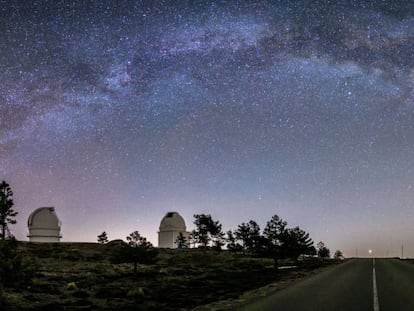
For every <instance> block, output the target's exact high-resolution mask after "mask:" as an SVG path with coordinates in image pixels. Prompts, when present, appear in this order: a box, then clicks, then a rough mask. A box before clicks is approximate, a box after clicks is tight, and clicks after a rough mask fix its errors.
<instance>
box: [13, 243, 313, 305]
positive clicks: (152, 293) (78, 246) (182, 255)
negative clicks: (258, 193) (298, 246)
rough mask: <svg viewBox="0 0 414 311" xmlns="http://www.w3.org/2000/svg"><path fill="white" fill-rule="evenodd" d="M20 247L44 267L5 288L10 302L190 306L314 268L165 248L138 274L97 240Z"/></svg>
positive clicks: (140, 269) (227, 296) (29, 244)
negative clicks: (20, 284) (284, 267)
mask: <svg viewBox="0 0 414 311" xmlns="http://www.w3.org/2000/svg"><path fill="white" fill-rule="evenodd" d="M19 250H20V251H21V252H22V253H23V254H24V255H25V256H28V257H30V258H35V262H36V263H37V266H38V267H37V271H38V272H37V273H36V276H35V278H34V279H33V282H32V284H31V285H30V286H28V287H25V288H21V289H15V288H6V292H5V296H6V299H7V300H8V302H9V303H10V307H8V309H10V310H54V311H57V310H189V309H192V308H194V307H196V306H198V305H203V304H208V303H210V302H214V301H218V300H224V299H230V298H237V297H239V296H240V295H241V294H243V292H246V291H248V290H252V289H254V288H258V287H261V286H264V285H266V284H269V283H272V282H276V281H280V282H286V280H288V279H291V278H300V277H303V276H305V275H306V274H307V272H306V271H307V270H309V267H307V268H304V269H301V270H299V271H283V272H278V273H276V272H275V270H274V269H273V267H272V260H269V259H260V258H250V257H246V256H243V255H241V254H231V253H229V252H224V251H223V252H214V251H201V250H196V249H189V250H165V249H162V250H160V253H159V255H158V260H157V263H156V264H154V265H140V266H139V272H138V274H137V275H134V273H133V270H132V269H133V267H132V265H130V264H117V265H114V264H110V262H109V255H110V249H109V248H108V247H106V246H103V245H99V244H96V243H59V244H34V243H25V242H20V244H19ZM316 266H319V264H317V265H314V266H313V267H312V268H314V267H316Z"/></svg>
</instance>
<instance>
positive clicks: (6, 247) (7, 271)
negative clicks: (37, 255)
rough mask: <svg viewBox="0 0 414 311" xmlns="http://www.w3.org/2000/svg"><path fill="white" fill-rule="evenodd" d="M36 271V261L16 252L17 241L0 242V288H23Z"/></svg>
mask: <svg viewBox="0 0 414 311" xmlns="http://www.w3.org/2000/svg"><path fill="white" fill-rule="evenodd" d="M37 269H38V263H37V261H36V260H34V259H32V258H29V257H27V256H24V255H22V254H20V253H18V251H17V241H16V240H15V239H11V240H0V286H1V285H4V286H15V287H25V286H27V285H29V284H30V283H31V280H32V278H33V276H34V274H35V272H36V270H37Z"/></svg>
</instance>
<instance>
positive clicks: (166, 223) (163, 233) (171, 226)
mask: <svg viewBox="0 0 414 311" xmlns="http://www.w3.org/2000/svg"><path fill="white" fill-rule="evenodd" d="M180 233H182V235H183V236H184V237H185V238H188V232H187V227H186V225H185V221H184V218H183V217H181V215H180V214H178V213H177V212H168V213H167V214H166V215H165V216H164V218H163V219H162V220H161V223H160V228H159V232H158V247H164V248H177V243H176V241H177V237H178V236H179V234H180Z"/></svg>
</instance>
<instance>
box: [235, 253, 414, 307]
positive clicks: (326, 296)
mask: <svg viewBox="0 0 414 311" xmlns="http://www.w3.org/2000/svg"><path fill="white" fill-rule="evenodd" d="M237 310H241V311H261V310H269V311H270V310H271V311H278V310H281V311H282V310H283V311H308V310H309V311H324V310H329V311H330V310H333V311H340V310H344V311H345V310H346V311H356V310H361V311H379V310H381V311H394V310H398V311H405V310H407V311H408V310H409V311H413V310H414V264H411V263H409V262H405V261H401V260H398V259H388V258H387V259H371V258H370V259H352V260H350V261H348V262H346V263H344V264H341V265H338V266H336V267H334V268H332V269H329V270H326V271H324V272H322V273H320V274H318V275H315V276H312V277H310V278H308V279H306V280H304V281H301V282H299V283H298V284H296V285H294V286H292V287H289V288H287V289H284V290H281V291H280V292H277V293H275V294H273V295H271V296H268V297H266V298H263V299H260V300H258V301H256V302H254V303H252V304H249V305H246V306H243V307H241V308H239V309H237Z"/></svg>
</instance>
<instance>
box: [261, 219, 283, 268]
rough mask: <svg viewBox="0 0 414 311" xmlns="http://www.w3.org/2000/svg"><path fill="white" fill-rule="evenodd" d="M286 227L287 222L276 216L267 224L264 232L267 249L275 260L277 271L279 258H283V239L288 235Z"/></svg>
mask: <svg viewBox="0 0 414 311" xmlns="http://www.w3.org/2000/svg"><path fill="white" fill-rule="evenodd" d="M286 226H287V222H286V221H284V220H282V219H281V218H280V217H279V216H278V215H274V216H273V217H272V219H270V220H269V221H268V222H267V223H266V227H265V229H264V230H263V236H264V238H265V239H266V240H265V243H266V244H267V245H266V249H267V252H268V253H269V254H270V255H271V257H273V259H274V266H275V269H277V268H278V258H279V257H281V248H282V246H283V237H284V235H285V234H286Z"/></svg>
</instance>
